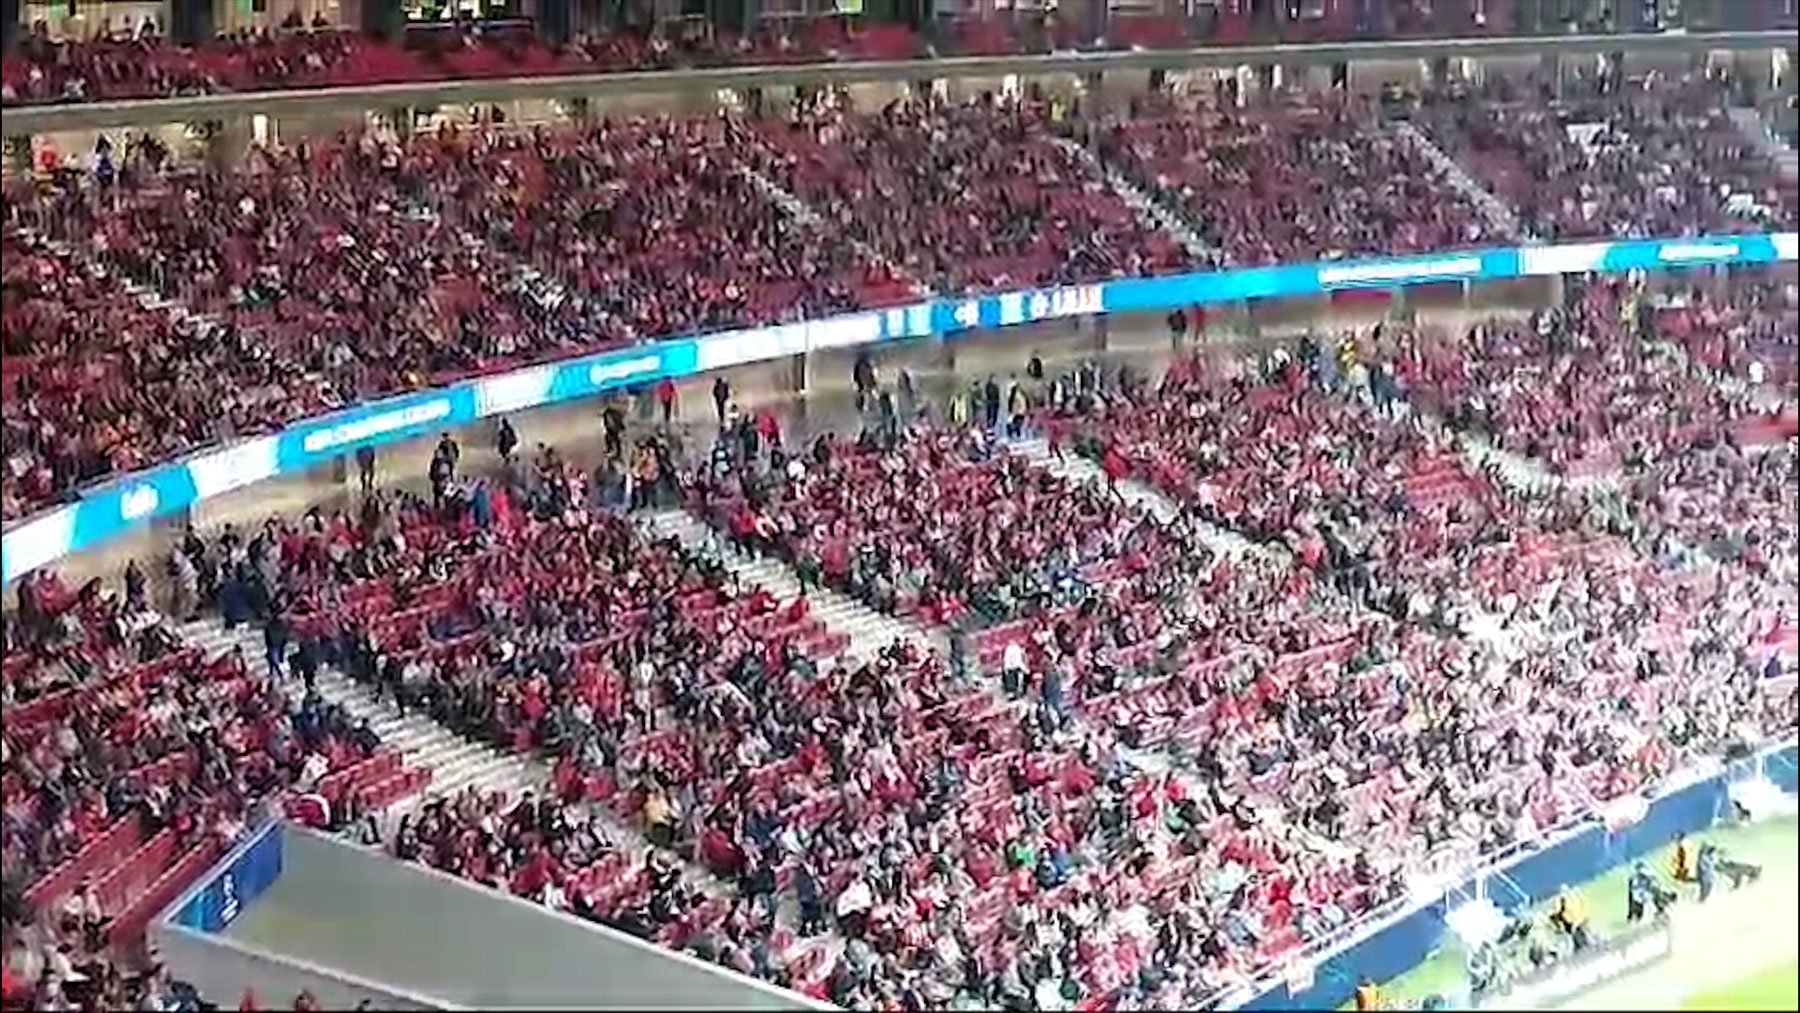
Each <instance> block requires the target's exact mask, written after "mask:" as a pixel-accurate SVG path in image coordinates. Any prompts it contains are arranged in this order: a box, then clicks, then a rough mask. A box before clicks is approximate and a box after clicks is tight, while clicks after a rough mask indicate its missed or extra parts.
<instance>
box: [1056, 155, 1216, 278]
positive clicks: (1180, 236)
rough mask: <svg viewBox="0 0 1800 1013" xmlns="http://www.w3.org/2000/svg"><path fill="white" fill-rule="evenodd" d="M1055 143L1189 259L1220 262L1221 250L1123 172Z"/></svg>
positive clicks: (1202, 261) (1204, 262) (1096, 156)
mask: <svg viewBox="0 0 1800 1013" xmlns="http://www.w3.org/2000/svg"><path fill="white" fill-rule="evenodd" d="M1055 140H1056V143H1057V144H1059V145H1061V146H1062V148H1063V149H1064V150H1065V151H1068V152H1069V153H1070V154H1072V155H1075V156H1076V157H1078V158H1080V159H1081V160H1082V161H1085V162H1087V163H1088V164H1089V165H1090V166H1092V167H1093V170H1094V172H1095V173H1097V174H1098V175H1099V176H1100V177H1101V178H1102V179H1104V180H1106V185H1107V186H1109V187H1111V188H1112V191H1113V193H1116V194H1118V195H1119V199H1120V200H1122V201H1124V202H1125V204H1126V206H1127V207H1129V208H1131V209H1132V210H1133V211H1135V212H1137V216H1138V219H1139V220H1140V221H1142V222H1143V223H1144V224H1146V225H1149V226H1150V227H1151V228H1152V229H1161V230H1162V231H1163V232H1166V233H1168V234H1169V235H1171V236H1173V237H1175V240H1176V242H1179V243H1180V244H1181V248H1182V249H1184V250H1186V251H1187V253H1188V256H1190V257H1193V258H1194V259H1195V260H1196V261H1198V262H1200V263H1203V264H1217V263H1219V262H1220V260H1221V258H1222V253H1221V251H1220V250H1219V249H1218V248H1217V247H1214V246H1208V245H1207V244H1206V241H1205V240H1204V239H1201V238H1200V234H1199V233H1198V232H1196V231H1195V230H1194V227H1193V226H1192V225H1191V224H1189V223H1188V221H1187V220H1186V219H1184V218H1183V217H1182V216H1181V215H1178V214H1176V213H1175V212H1174V211H1172V210H1170V209H1169V208H1167V207H1164V206H1163V205H1162V204H1161V203H1160V202H1158V201H1157V200H1156V199H1155V198H1154V197H1151V196H1150V195H1149V194H1147V193H1145V192H1144V191H1143V190H1142V189H1140V188H1139V187H1138V185H1137V184H1136V183H1133V182H1132V181H1131V180H1130V179H1129V178H1128V177H1126V175H1125V174H1124V173H1122V172H1120V171H1119V170H1117V169H1115V168H1113V167H1112V166H1110V165H1108V164H1106V162H1105V161H1103V160H1102V159H1101V158H1100V156H1099V155H1097V154H1095V153H1094V151H1093V150H1092V149H1091V148H1089V147H1087V146H1086V145H1083V144H1079V143H1077V142H1075V141H1072V140H1069V139H1068V138H1061V137H1059V138H1056V139H1055Z"/></svg>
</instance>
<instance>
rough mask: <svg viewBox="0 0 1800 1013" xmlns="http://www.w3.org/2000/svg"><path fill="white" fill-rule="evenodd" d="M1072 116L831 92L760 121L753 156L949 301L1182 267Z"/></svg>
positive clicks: (1019, 100) (1002, 104)
mask: <svg viewBox="0 0 1800 1013" xmlns="http://www.w3.org/2000/svg"><path fill="white" fill-rule="evenodd" d="M1074 112H1075V110H1074V109H1073V107H1072V106H1069V105H1065V104H1064V103H1063V102H1062V101H1061V100H1057V99H1044V98H1041V97H1039V96H1036V95H1031V94H1028V95H1023V96H1009V95H1005V94H998V93H994V94H984V95H982V96H980V97H978V98H975V99H971V100H967V101H955V100H950V99H939V98H935V97H928V96H919V97H912V98H907V99H900V100H896V101H894V102H891V103H889V104H888V105H887V106H885V107H884V108H882V109H881V110H880V111H879V112H859V111H857V110H855V109H854V108H853V107H851V106H850V104H849V99H848V98H847V97H846V96H844V95H841V94H836V93H830V92H827V93H822V94H820V95H817V96H813V97H812V98H810V99H809V100H807V101H805V102H804V103H800V104H797V105H796V107H795V108H794V109H793V110H791V111H790V114H789V116H788V117H787V118H786V119H785V120H784V121H779V122H770V123H766V124H762V125H761V127H760V129H759V130H757V133H756V137H757V139H758V140H759V141H760V142H761V143H760V144H758V145H757V146H756V148H755V149H754V150H753V152H752V153H751V155H750V158H751V159H752V162H753V164H755V165H756V166H757V167H758V168H759V169H761V170H762V171H763V172H765V173H766V174H767V175H768V176H769V177H770V178H772V179H773V180H775V182H776V183H778V184H779V185H781V186H782V187H783V188H784V189H786V190H787V191H788V192H789V193H792V194H794V195H795V196H796V197H799V198H800V199H801V200H802V201H805V202H806V203H807V204H809V205H811V206H812V208H813V209H814V210H816V211H817V212H818V213H819V215H820V216H821V217H822V218H823V219H824V220H825V222H826V223H827V224H828V225H829V226H831V227H833V228H841V229H843V230H845V231H846V232H848V233H849V234H851V235H854V236H856V237H857V238H859V239H861V240H862V241H863V242H864V243H867V244H868V245H869V246H870V247H872V248H874V249H875V250H877V251H879V252H880V253H882V254H883V255H885V256H886V257H888V258H889V259H890V260H892V261H893V262H894V263H896V264H898V265H900V267H901V268H902V269H904V270H905V271H907V272H908V273H910V274H912V275H913V276H914V277H917V278H919V279H921V280H923V281H925V282H926V283H928V284H929V285H931V286H932V287H934V288H936V289H938V290H941V291H945V290H947V291H962V290H970V289H994V288H1025V287H1032V286H1040V285H1058V284H1072V283H1077V282H1088V281H1098V280H1102V279H1105V278H1109V277H1116V276H1121V275H1123V276H1128V277H1129V276H1135V275H1144V274H1156V273H1168V272H1171V271H1176V270H1180V269H1181V268H1182V266H1183V265H1184V263H1185V261H1186V260H1187V256H1186V254H1185V253H1184V251H1183V250H1182V249H1181V247H1180V245H1179V244H1178V243H1177V242H1176V241H1175V239H1174V237H1172V236H1169V235H1168V234H1166V233H1163V232H1160V231H1159V230H1157V229H1156V228H1155V227H1154V226H1152V225H1149V224H1147V223H1146V222H1144V221H1143V220H1142V219H1141V217H1140V216H1139V214H1138V213H1137V211H1136V210H1134V209H1133V208H1132V207H1131V206H1130V205H1129V204H1127V203H1126V202H1125V200H1124V199H1123V198H1121V197H1120V196H1119V194H1118V193H1117V192H1115V191H1114V190H1113V188H1112V187H1111V186H1109V185H1108V183H1107V181H1106V179H1105V177H1104V176H1103V175H1102V174H1101V173H1100V172H1099V171H1098V170H1097V169H1096V167H1095V166H1094V164H1093V162H1092V160H1091V158H1090V157H1089V156H1087V155H1085V154H1083V153H1082V152H1080V151H1079V150H1078V149H1076V148H1075V147H1074V142H1072V141H1071V139H1070V138H1071V135H1072V129H1071V128H1072V125H1073V120H1072V117H1073V115H1074Z"/></svg>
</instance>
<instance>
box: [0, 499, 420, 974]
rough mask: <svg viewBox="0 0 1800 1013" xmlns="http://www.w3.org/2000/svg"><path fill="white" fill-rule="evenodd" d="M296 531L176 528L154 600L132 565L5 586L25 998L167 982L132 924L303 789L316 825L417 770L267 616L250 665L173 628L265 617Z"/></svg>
mask: <svg viewBox="0 0 1800 1013" xmlns="http://www.w3.org/2000/svg"><path fill="white" fill-rule="evenodd" d="M300 541H301V539H300V538H299V537H298V536H297V535H296V534H295V532H294V531H293V530H291V529H290V530H288V531H285V532H284V531H279V530H277V529H276V528H274V527H273V526H271V527H270V528H268V529H265V530H264V531H261V532H258V533H256V534H255V535H254V536H253V537H250V538H248V539H245V538H243V537H241V536H239V535H238V534H237V533H235V532H233V531H231V530H229V529H227V530H226V531H224V532H222V533H221V534H220V535H219V536H218V537H216V538H214V539H212V540H211V541H206V540H202V539H200V538H198V537H197V536H190V537H189V538H188V539H187V540H186V542H185V543H184V544H183V545H181V546H180V547H178V548H177V549H176V550H174V552H173V553H172V554H171V556H170V558H169V571H170V572H169V574H168V576H169V581H168V586H169V588H170V593H169V597H168V598H167V599H166V600H164V599H162V598H161V597H160V596H159V595H157V594H156V593H155V592H153V591H152V587H153V585H152V582H151V581H150V580H149V579H148V577H147V576H146V574H145V572H144V571H143V570H142V569H140V568H139V567H138V566H137V565H136V564H133V565H132V566H131V567H130V568H129V569H128V570H127V571H126V573H125V575H124V580H123V588H122V590H121V589H115V588H110V587H107V586H105V585H104V584H102V582H101V581H99V580H94V581H91V582H89V583H88V584H85V585H83V586H82V587H81V588H80V589H78V590H71V589H69V588H68V587H67V586H65V585H64V584H63V583H62V582H61V580H60V579H59V578H58V577H57V576H56V575H55V574H54V573H53V572H50V571H38V572H36V573H34V574H32V575H29V576H27V577H26V578H25V579H24V581H23V582H22V583H21V585H20V586H19V589H18V605H19V607H18V609H17V611H16V613H9V614H8V616H7V623H6V627H5V636H6V644H5V647H6V652H5V653H6V661H5V665H4V668H3V670H0V671H3V675H4V679H3V681H0V695H3V697H4V703H5V707H6V715H7V720H6V728H5V732H4V739H3V745H4V760H3V762H4V773H3V775H0V778H3V782H4V787H5V806H4V809H3V811H0V819H3V820H4V835H3V838H0V843H3V851H0V854H3V859H4V868H5V882H6V892H5V898H4V902H5V908H4V932H5V938H6V940H7V957H6V959H7V966H8V969H9V982H11V983H13V984H14V985H15V986H16V990H17V991H19V992H21V993H23V994H26V995H29V996H30V997H31V998H30V1002H29V1005H28V1008H31V1009H121V1008H137V1007H135V1006H131V1005H128V1004H127V1003H126V1002H125V1001H124V999H125V997H126V996H131V997H133V998H132V1002H133V1003H135V1002H136V1001H137V998H139V997H141V996H142V995H144V994H145V993H146V992H148V993H150V994H153V995H156V996H162V995H163V994H164V992H165V991H166V989H165V988H164V986H165V985H166V984H167V983H166V982H160V979H158V977H157V975H158V973H159V972H157V971H156V970H155V969H154V968H151V969H149V970H145V969H144V967H143V963H142V960H141V957H142V950H141V933H142V931H143V929H144V927H145V925H146V924H147V922H148V920H149V919H150V917H151V916H153V915H154V914H156V913H157V912H158V911H159V910H161V909H162V908H163V907H164V906H166V905H167V904H169V903H170V902H172V901H173V900H174V899H175V898H176V897H177V896H178V895H179V894H180V893H181V891H182V890H184V889H186V888H187V887H188V886H189V885H190V884H191V883H192V882H193V881H194V880H195V878H196V877H198V876H199V875H200V874H201V873H202V872H203V871H205V870H206V869H207V868H208V867H209V866H210V865H211V864H212V863H213V862H214V861H215V860H216V859H217V858H218V857H219V856H221V855H222V854H224V852H225V851H226V850H228V849H229V848H230V847H231V846H232V845H233V844H235V843H237V841H238V840H240V839H241V838H242V837H243V836H244V834H245V833H246V830H247V829H248V828H249V827H251V826H253V825H255V824H256V823H258V822H260V821H261V820H263V819H266V818H268V817H269V816H270V815H271V808H270V807H272V806H273V807H281V806H284V805H285V804H286V802H285V801H284V800H286V799H289V798H299V797H308V798H310V799H312V805H313V812H315V813H317V814H318V816H319V818H318V819H317V820H315V822H317V823H319V824H320V825H324V826H330V827H342V826H346V825H348V824H350V823H353V822H354V821H356V820H358V819H359V818H361V817H362V816H363V815H364V814H365V813H371V812H373V811H375V810H378V809H380V808H382V807H384V806H385V805H387V804H389V803H391V802H392V801H394V800H395V799H396V798H398V797H401V796H403V795H405V794H409V793H412V792H415V791H417V790H418V789H419V788H420V787H422V786H423V785H424V784H425V783H426V782H427V781H428V780H429V776H430V774H429V771H415V770H407V769H405V768H404V767H403V765H402V764H401V762H400V757H399V755H398V754H396V753H394V752H392V751H388V750H384V749H383V747H382V743H381V740H380V736H379V735H378V734H377V733H376V732H375V731H374V729H372V728H371V727H370V726H369V725H368V724H367V723H365V722H361V721H358V720H355V719H353V718H351V717H350V716H349V715H348V714H346V713H345V712H344V711H343V710H342V709H341V708H339V707H337V706H335V705H331V704H328V703H326V702H325V701H324V699H323V698H322V697H320V696H319V695H318V693H317V691H316V689H315V688H314V685H313V677H314V676H315V675H316V672H317V667H316V665H311V664H310V663H309V662H308V661H306V660H305V659H303V658H301V657H296V658H294V659H292V660H290V659H288V658H287V654H288V646H289V643H288V641H287V640H286V638H285V636H283V635H282V634H281V633H279V631H278V628H276V629H272V630H271V631H270V632H268V633H267V634H266V635H265V644H266V646H267V651H266V653H265V656H264V657H263V658H257V659H249V658H246V657H245V656H244V655H243V653H242V651H241V649H233V650H232V651H231V652H229V653H224V654H220V655H217V656H212V657H209V656H207V654H206V652H205V651H204V650H203V649H202V648H200V647H198V646H195V645H193V644H191V643H189V642H187V641H186V640H185V638H184V636H183V626H182V623H183V621H184V620H185V619H187V618H188V616H187V615H186V614H185V613H186V610H189V609H195V610H197V609H201V608H206V609H209V610H210V609H215V608H216V609H222V610H224V612H225V613H226V616H227V618H228V619H229V620H231V621H233V622H245V621H254V620H256V619H258V618H259V617H266V616H269V615H272V614H277V613H279V611H280V610H281V608H282V606H281V603H280V599H279V598H278V597H272V596H271V593H270V592H271V587H272V585H271V584H270V582H269V580H268V575H269V574H270V573H272V572H273V571H274V569H275V568H276V566H277V561H278V560H279V559H280V558H281V557H282V556H283V554H284V553H286V552H293V551H295V550H296V548H297V546H298V544H299V542H300ZM9 999H10V997H9ZM158 1008H161V1007H158ZM189 1008H191V1007H189Z"/></svg>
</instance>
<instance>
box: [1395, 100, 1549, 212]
mask: <svg viewBox="0 0 1800 1013" xmlns="http://www.w3.org/2000/svg"><path fill="white" fill-rule="evenodd" d="M1390 129H1391V130H1392V132H1393V134H1394V136H1395V137H1398V138H1399V139H1400V141H1401V143H1403V144H1407V145H1410V146H1411V147H1412V149H1413V150H1414V151H1415V152H1417V153H1418V154H1419V155H1420V156H1421V157H1422V158H1424V159H1425V160H1426V161H1427V162H1430V163H1431V164H1432V165H1433V166H1436V167H1437V169H1438V171H1440V172H1442V173H1443V174H1444V179H1445V180H1446V181H1447V182H1449V184H1450V185H1451V186H1452V187H1454V188H1455V190H1456V192H1457V193H1459V194H1461V195H1462V196H1463V197H1464V198H1465V199H1466V200H1468V202H1469V203H1471V204H1473V205H1475V207H1476V209H1477V210H1479V211H1480V212H1481V216H1482V217H1483V218H1486V219H1487V223H1488V226H1489V227H1490V228H1492V229H1494V230H1495V231H1497V232H1498V233H1499V234H1500V235H1502V236H1505V237H1507V238H1508V239H1521V240H1529V239H1531V237H1530V236H1527V235H1525V233H1524V230H1523V229H1522V228H1521V227H1520V226H1519V216H1518V215H1516V214H1514V213H1513V209H1512V208H1510V207H1508V206H1507V205H1506V202H1505V201H1503V200H1501V199H1500V198H1498V197H1496V196H1494V194H1493V192H1492V191H1490V190H1489V189H1488V188H1487V187H1485V186H1482V185H1481V183H1479V182H1477V181H1476V179H1475V177H1473V176H1471V175H1469V173H1468V171H1467V170H1465V169H1464V168H1463V167H1462V166H1460V165H1458V164H1456V159H1454V158H1451V157H1450V156H1449V155H1447V154H1445V153H1444V149H1442V148H1440V147H1438V146H1437V144H1435V143H1434V142H1433V141H1432V140H1431V138H1429V137H1427V136H1425V132H1424V131H1423V130H1420V129H1419V128H1418V127H1417V126H1415V125H1413V124H1411V123H1407V122H1404V121H1402V122H1397V123H1395V124H1394V125H1393V126H1392V127H1391V128H1390Z"/></svg>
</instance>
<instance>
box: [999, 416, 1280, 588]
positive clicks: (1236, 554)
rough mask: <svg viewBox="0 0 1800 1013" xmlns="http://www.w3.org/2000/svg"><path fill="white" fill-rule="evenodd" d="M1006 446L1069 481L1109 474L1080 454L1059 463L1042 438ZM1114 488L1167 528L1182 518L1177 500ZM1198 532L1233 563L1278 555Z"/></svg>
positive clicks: (1217, 532)
mask: <svg viewBox="0 0 1800 1013" xmlns="http://www.w3.org/2000/svg"><path fill="white" fill-rule="evenodd" d="M1004 446H1005V447H1006V449H1007V450H1008V451H1009V452H1010V453H1014V454H1017V455H1019V456H1020V457H1023V458H1025V459H1026V460H1028V461H1030V462H1031V463H1032V464H1035V465H1037V466H1038V467H1041V468H1043V469H1044V470H1046V471H1048V472H1050V473H1051V474H1052V475H1055V476H1057V477H1059V478H1062V479H1065V480H1067V481H1070V482H1096V483H1103V482H1105V481H1106V473H1105V472H1104V471H1102V470H1101V469H1100V466H1099V465H1098V464H1095V463H1094V462H1093V461H1090V460H1088V459H1087V458H1085V457H1082V456H1080V455H1079V454H1075V453H1073V452H1071V451H1068V450H1064V451H1063V454H1062V458H1061V459H1060V460H1058V458H1057V456H1056V455H1055V454H1052V453H1051V452H1050V445H1049V443H1047V442H1046V441H1045V440H1044V438H1043V437H1041V436H1033V437H1029V438H1026V439H1020V440H1008V441H1006V442H1005V444H1004ZM1114 487H1115V488H1116V489H1117V490H1118V492H1119V495H1120V496H1121V497H1122V498H1123V499H1124V500H1125V502H1127V503H1129V504H1131V505H1132V506H1135V507H1137V508H1138V509H1140V510H1143V511H1144V512H1146V513H1148V514H1149V515H1150V516H1152V517H1154V518H1156V519H1157V520H1159V521H1161V522H1163V523H1164V524H1168V523H1170V522H1172V521H1174V520H1175V518H1177V517H1179V516H1180V515H1181V510H1180V508H1179V507H1177V506H1176V505H1175V501H1174V500H1171V499H1170V498H1169V497H1167V496H1165V495H1164V494H1163V493H1162V492H1161V491H1160V490H1158V489H1155V488H1152V487H1151V486H1149V485H1146V484H1145V483H1143V482H1138V481H1135V480H1132V479H1125V480H1123V481H1120V482H1118V483H1116V484H1115V486H1114ZM1199 532H1200V538H1201V541H1202V543H1203V544H1204V545H1206V547H1207V548H1209V549H1211V550H1212V551H1214V552H1217V553H1219V554H1221V555H1224V556H1229V557H1230V558H1233V559H1241V558H1243V557H1245V556H1255V557H1263V558H1267V557H1270V556H1272V555H1275V553H1274V552H1273V550H1271V549H1268V548H1266V547H1264V546H1261V545H1258V544H1256V543H1255V542H1252V541H1250V540H1249V539H1248V538H1245V537H1244V536H1242V535H1240V534H1237V533H1236V532H1232V531H1227V530H1225V529H1224V528H1220V527H1215V526H1213V525H1210V524H1202V525H1200V526H1199Z"/></svg>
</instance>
